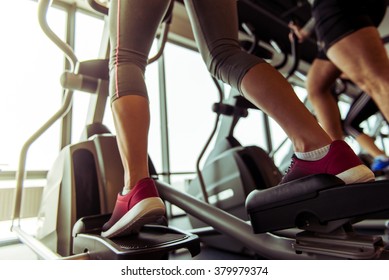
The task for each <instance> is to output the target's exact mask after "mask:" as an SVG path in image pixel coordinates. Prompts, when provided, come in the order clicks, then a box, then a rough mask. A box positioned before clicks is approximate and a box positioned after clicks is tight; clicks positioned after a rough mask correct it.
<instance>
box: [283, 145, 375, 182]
mask: <svg viewBox="0 0 389 280" xmlns="http://www.w3.org/2000/svg"><path fill="white" fill-rule="evenodd" d="M320 173H326V174H332V175H335V176H336V177H338V178H339V179H341V180H342V181H344V182H345V183H346V184H351V183H362V182H370V181H374V180H375V177H374V173H373V172H372V171H371V170H370V169H369V168H368V167H367V166H366V165H364V164H363V163H362V161H361V160H360V159H359V158H358V157H357V156H356V154H355V153H354V151H353V150H352V149H351V148H350V146H349V145H347V143H346V142H344V141H341V140H336V141H334V142H332V144H331V146H330V150H329V152H328V154H327V155H326V156H325V157H324V158H322V159H320V160H317V161H306V160H301V159H298V158H297V157H295V156H293V157H292V163H291V165H290V167H289V170H288V171H287V173H286V174H285V176H284V178H282V180H281V183H280V184H284V183H287V182H290V181H293V180H296V179H299V178H302V177H305V176H309V175H313V174H320Z"/></svg>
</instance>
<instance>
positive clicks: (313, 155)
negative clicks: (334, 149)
mask: <svg viewBox="0 0 389 280" xmlns="http://www.w3.org/2000/svg"><path fill="white" fill-rule="evenodd" d="M329 150H330V145H327V146H324V147H323V148H320V149H317V150H313V151H310V152H305V153H299V152H295V155H296V157H297V158H298V159H302V160H307V161H316V160H319V159H322V158H323V157H325V156H326V155H327V153H328V151H329Z"/></svg>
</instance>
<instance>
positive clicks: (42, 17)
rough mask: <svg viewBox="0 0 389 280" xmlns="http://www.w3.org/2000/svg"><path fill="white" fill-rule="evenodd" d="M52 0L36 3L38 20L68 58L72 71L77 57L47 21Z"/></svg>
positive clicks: (41, 0)
mask: <svg viewBox="0 0 389 280" xmlns="http://www.w3.org/2000/svg"><path fill="white" fill-rule="evenodd" d="M52 1H53V0H40V1H39V3H38V21H39V25H40V27H41V29H42V30H43V32H44V33H45V34H46V36H47V37H49V39H50V40H51V41H52V42H53V43H54V44H56V45H57V47H59V48H60V49H61V50H62V51H63V52H64V54H65V56H66V58H67V59H68V60H69V63H70V69H69V70H70V71H74V69H75V67H76V65H77V63H78V59H77V56H76V55H75V53H74V51H73V49H72V48H71V47H70V46H69V45H68V44H67V43H65V42H64V41H63V40H62V39H61V38H59V37H58V36H57V35H56V34H55V33H54V31H53V30H52V29H51V28H50V26H49V24H48V22H47V18H46V16H47V12H48V9H49V7H50V6H51V3H52Z"/></svg>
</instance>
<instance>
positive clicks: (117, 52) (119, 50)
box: [109, 0, 265, 102]
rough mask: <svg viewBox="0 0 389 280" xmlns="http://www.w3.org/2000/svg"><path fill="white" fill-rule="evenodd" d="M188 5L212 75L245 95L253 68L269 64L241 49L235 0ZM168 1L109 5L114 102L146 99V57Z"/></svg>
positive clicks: (121, 0)
mask: <svg viewBox="0 0 389 280" xmlns="http://www.w3.org/2000/svg"><path fill="white" fill-rule="evenodd" d="M184 2H185V7H186V9H187V12H188V15H189V19H190V22H191V25H192V29H193V32H194V36H195V39H196V43H197V46H198V49H199V51H200V53H201V56H202V58H203V60H204V62H205V64H206V66H207V68H208V70H209V72H210V73H211V74H212V75H213V76H214V77H215V78H217V79H219V80H221V81H223V82H225V83H227V84H229V85H231V87H233V88H235V89H237V90H239V92H241V93H242V91H241V82H242V79H243V77H244V75H245V74H246V73H247V71H248V70H249V69H251V68H252V67H253V66H254V65H256V64H258V63H264V62H265V61H264V60H262V59H261V58H259V57H256V56H254V55H250V54H247V53H246V52H244V51H242V50H241V48H240V44H239V41H238V13H237V3H236V0H185V1H184ZM169 3H170V0H113V1H111V6H110V11H109V23H110V44H111V53H110V95H111V102H113V101H115V100H116V99H118V98H120V97H122V96H125V95H140V96H144V97H145V98H148V94H147V89H146V85H145V81H144V74H145V69H146V66H147V59H148V56H149V52H150V48H151V45H152V43H153V40H154V37H155V35H156V31H157V28H158V26H159V24H160V22H161V20H162V18H163V16H164V15H165V12H166V11H167V9H168V6H169ZM173 21H174V18H173Z"/></svg>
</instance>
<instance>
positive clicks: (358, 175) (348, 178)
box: [336, 164, 375, 184]
mask: <svg viewBox="0 0 389 280" xmlns="http://www.w3.org/2000/svg"><path fill="white" fill-rule="evenodd" d="M336 177H338V178H339V179H341V180H342V181H343V182H345V183H346V184H354V183H364V182H373V181H374V180H375V176H374V173H373V172H372V171H371V170H370V169H369V168H368V167H367V166H366V165H363V164H361V165H358V166H355V167H353V168H350V169H348V170H346V171H344V172H342V173H339V174H337V175H336Z"/></svg>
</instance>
